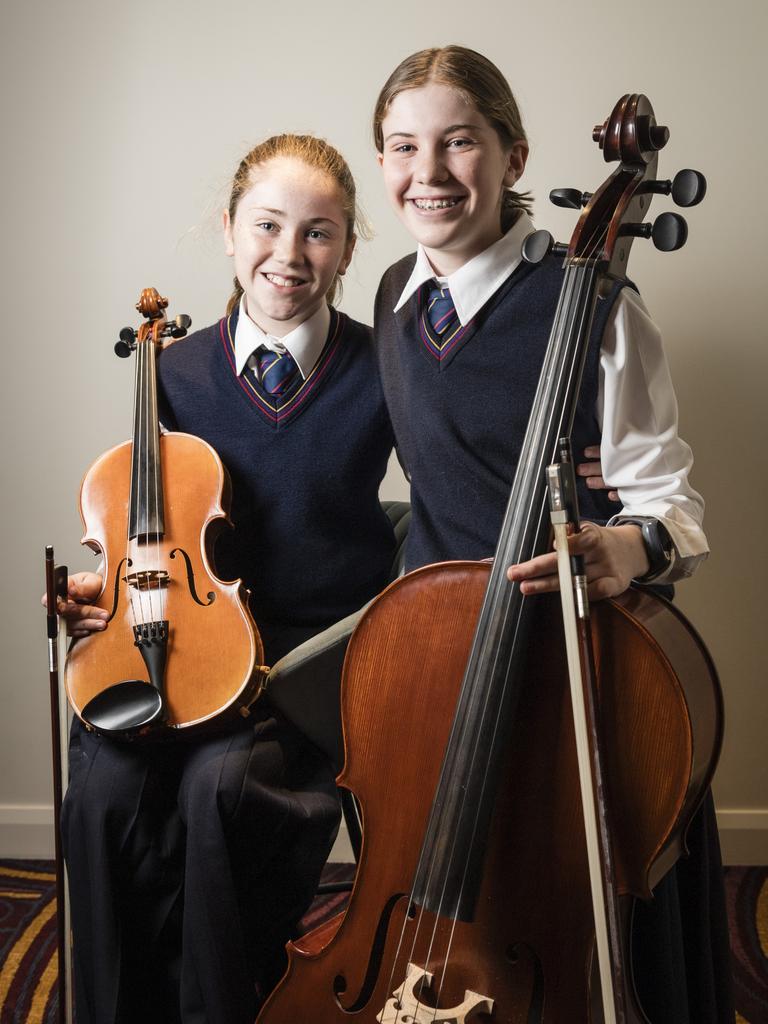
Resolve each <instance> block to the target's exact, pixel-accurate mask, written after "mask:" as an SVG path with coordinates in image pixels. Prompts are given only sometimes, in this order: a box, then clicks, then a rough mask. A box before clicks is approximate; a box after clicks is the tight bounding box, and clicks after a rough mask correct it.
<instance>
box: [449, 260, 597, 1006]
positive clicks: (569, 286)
mask: <svg viewBox="0 0 768 1024" xmlns="http://www.w3.org/2000/svg"><path fill="white" fill-rule="evenodd" d="M595 244H596V243H595ZM571 276H573V275H571ZM576 276H577V279H581V280H580V284H579V290H580V292H581V294H582V295H583V293H584V291H585V290H588V286H589V284H590V283H591V279H592V277H593V276H594V273H592V274H590V275H589V276H588V277H587V278H586V286H587V287H586V288H585V283H584V279H585V275H584V274H578V275H576ZM566 286H567V287H566V299H567V304H566V308H569V309H571V310H573V309H574V308H576V309H577V310H578V309H579V308H580V307H581V308H582V309H583V308H584V303H583V301H582V302H580V303H577V304H576V305H575V306H574V304H573V292H574V289H575V287H576V286H575V285H574V284H572V283H571V282H569V281H566ZM585 316H586V310H584V312H583V313H582V317H581V320H582V323H580V324H579V328H582V327H583V320H584V318H585ZM573 320H574V317H573V316H571V317H570V321H571V323H570V327H569V330H567V331H566V337H567V336H568V335H571V334H572V333H573ZM577 336H578V332H577ZM565 363H566V366H565V371H566V372H567V373H569V374H570V376H571V378H572V377H573V373H574V372H575V370H576V365H575V364H576V360H575V359H571V360H565ZM568 364H570V366H569V365H568ZM562 365H563V364H562V362H561V363H560V375H561V378H562V375H563V369H562ZM550 425H551V418H550ZM516 625H517V626H519V621H518V623H517V624H516ZM516 632H517V629H516ZM486 646H487V644H486ZM494 655H495V656H494V662H495V665H494V668H495V667H496V665H497V664H498V649H497V650H496V652H494ZM506 685H507V683H506V681H505V684H504V689H506ZM502 704H503V700H502ZM486 706H487V702H486ZM498 729H499V711H498V710H497V720H496V723H495V725H494V730H493V737H494V739H492V741H491V747H492V746H493V743H494V740H495V736H496V735H497V733H498ZM481 731H482V730H481ZM476 755H477V742H476V743H475V745H474V750H473V758H472V761H473V763H474V760H475V757H476ZM488 771H489V765H488V763H486V773H485V775H486V777H485V779H484V782H483V787H482V790H481V793H482V792H483V791H484V789H485V785H486V783H487V777H488ZM465 805H466V791H465V799H464V801H463V806H462V809H461V810H460V815H461V814H463V813H464V810H465ZM477 825H478V812H477V810H476V812H475V820H474V822H473V840H474V838H476V832H477ZM454 850H455V844H454ZM451 856H452V857H453V851H452V854H451ZM467 868H468V864H465V870H464V876H463V878H462V885H461V890H460V892H463V890H464V886H465V882H466V872H467ZM454 934H455V919H454V925H453V928H452V930H451V937H450V940H449V945H448V955H447V957H446V959H445V960H444V966H443V975H442V978H443V980H444V978H445V970H446V968H447V965H448V960H449V958H450V948H451V946H452V943H453V938H454ZM443 980H441V983H440V989H442V984H443ZM438 1002H439V992H438Z"/></svg>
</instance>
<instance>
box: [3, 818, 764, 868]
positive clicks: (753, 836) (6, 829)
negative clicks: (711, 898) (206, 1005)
mask: <svg viewBox="0 0 768 1024" xmlns="http://www.w3.org/2000/svg"><path fill="white" fill-rule="evenodd" d="M717 824H718V828H719V830H720V846H721V848H722V852H723V863H724V864H759V865H765V864H768V810H720V811H718V812H717ZM0 858H3V859H9V858H20V859H25V860H37V859H44V860H51V859H52V858H53V808H52V807H50V806H46V805H45V804H39V805H37V804H35V805H13V804H6V805H5V806H0ZM331 860H333V861H346V862H350V861H352V860H353V857H352V847H351V846H350V844H349V837H348V835H347V830H346V827H345V825H344V822H342V823H341V828H340V829H339V835H338V838H337V839H336V843H335V845H334V847H333V850H332V851H331Z"/></svg>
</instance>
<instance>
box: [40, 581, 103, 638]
mask: <svg viewBox="0 0 768 1024" xmlns="http://www.w3.org/2000/svg"><path fill="white" fill-rule="evenodd" d="M102 586H103V581H102V577H101V576H100V575H99V574H98V573H96V572H76V573H73V574H72V575H71V576H69V577H67V600H66V601H62V600H60V601H59V608H58V611H59V615H61V617H62V618H63V619H65V620H66V623H67V635H68V636H71V637H83V636H88V634H89V633H93V632H97V631H99V630H103V629H106V628H107V622H108V621H109V612H107V611H105V609H103V608H98V607H97V606H96V605H94V604H93V602H94V601H95V600H96V598H97V597H98V596H99V594H100V593H101V590H102ZM42 603H43V605H44V606H45V607H46V608H47V607H48V601H47V599H46V595H45V594H43V597H42Z"/></svg>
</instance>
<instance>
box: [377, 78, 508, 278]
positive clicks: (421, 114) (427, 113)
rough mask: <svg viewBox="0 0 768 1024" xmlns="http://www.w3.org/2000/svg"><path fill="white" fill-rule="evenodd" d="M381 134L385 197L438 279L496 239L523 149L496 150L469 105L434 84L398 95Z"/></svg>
mask: <svg viewBox="0 0 768 1024" xmlns="http://www.w3.org/2000/svg"><path fill="white" fill-rule="evenodd" d="M381 129H382V136H383V149H382V152H381V153H379V163H380V164H381V168H382V171H383V172H384V186H385V189H386V191H387V195H388V197H389V200H390V202H391V203H392V205H393V207H394V208H395V211H396V213H397V215H398V217H399V218H400V220H401V221H402V222H403V224H404V225H405V227H406V229H407V230H408V232H409V233H410V234H411V235H412V236H413V237H414V238H415V239H416V241H417V242H420V243H421V244H422V245H423V246H424V248H425V249H426V252H427V256H428V257H429V260H430V262H431V263H432V266H433V267H434V268H435V270H436V271H437V272H438V273H440V274H450V273H452V271H454V270H457V269H458V268H459V267H460V266H463V264H464V263H466V262H467V261H468V260H471V259H472V258H473V257H474V256H477V255H478V254H479V253H481V252H483V250H484V249H487V248H488V246H489V245H491V244H492V243H493V242H495V241H497V240H498V239H499V238H501V235H502V229H501V201H502V195H503V190H504V188H505V187H506V188H511V187H512V186H513V185H514V183H515V182H516V181H517V179H518V178H519V177H520V175H521V174H522V173H523V169H524V167H525V160H526V157H527V155H528V147H527V145H526V143H525V142H523V141H520V142H515V143H512V144H511V145H510V146H508V147H505V146H503V145H502V142H501V139H500V137H499V135H498V133H497V132H496V130H495V129H494V128H493V127H492V126H491V125H490V123H489V122H488V121H487V120H486V118H485V117H484V116H483V115H482V114H481V113H480V112H479V111H478V109H477V108H476V107H475V105H474V104H473V103H471V102H470V101H469V100H468V99H466V98H465V97H464V96H463V95H462V94H461V93H460V92H459V91H458V90H456V89H453V88H451V87H450V86H448V85H442V84H440V83H439V82H434V81H432V82H427V83H426V84H425V85H422V86H419V87H418V88H412V89H405V90H403V91H402V92H399V93H398V94H397V95H396V96H395V97H394V99H393V100H392V102H391V103H390V105H389V108H388V110H387V112H386V115H385V116H384V119H383V121H382V125H381Z"/></svg>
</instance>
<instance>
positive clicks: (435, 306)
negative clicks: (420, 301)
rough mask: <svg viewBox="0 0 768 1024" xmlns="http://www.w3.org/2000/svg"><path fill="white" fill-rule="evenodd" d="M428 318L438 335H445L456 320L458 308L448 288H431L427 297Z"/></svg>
mask: <svg viewBox="0 0 768 1024" xmlns="http://www.w3.org/2000/svg"><path fill="white" fill-rule="evenodd" d="M427 317H428V319H429V322H430V325H431V326H432V329H433V330H434V331H435V332H436V333H437V334H444V333H445V332H446V331H447V330H448V328H449V327H450V326H451V324H452V323H453V321H454V320H455V319H456V307H455V306H454V304H453V299H452V298H451V293H450V290H449V289H448V288H447V287H443V288H440V287H437V288H430V290H429V295H428V296H427Z"/></svg>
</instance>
